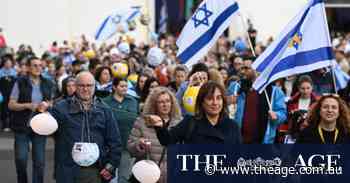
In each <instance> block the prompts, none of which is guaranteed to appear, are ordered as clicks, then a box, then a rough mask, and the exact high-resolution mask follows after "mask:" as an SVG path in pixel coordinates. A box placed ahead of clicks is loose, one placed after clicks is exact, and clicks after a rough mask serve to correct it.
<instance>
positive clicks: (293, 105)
mask: <svg viewBox="0 0 350 183" xmlns="http://www.w3.org/2000/svg"><path fill="white" fill-rule="evenodd" d="M299 99H300V93H299V92H297V93H296V94H295V95H294V96H293V97H292V98H291V99H290V100H289V101H288V102H287V110H288V129H290V128H291V127H292V123H293V121H292V118H291V115H292V114H293V113H294V112H296V111H298V110H299V108H298V107H299ZM318 99H319V97H318V96H317V95H316V94H315V93H314V92H312V93H311V102H310V105H309V110H310V109H311V108H312V107H313V106H314V105H315V103H316V102H317V100H318Z"/></svg>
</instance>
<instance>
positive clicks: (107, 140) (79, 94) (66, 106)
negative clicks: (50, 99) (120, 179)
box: [49, 72, 122, 183]
mask: <svg viewBox="0 0 350 183" xmlns="http://www.w3.org/2000/svg"><path fill="white" fill-rule="evenodd" d="M76 85H77V90H76V95H75V96H73V97H72V98H67V99H64V100H61V101H59V102H58V103H57V104H55V106H54V107H53V108H52V109H50V110H49V112H50V113H51V114H52V115H53V117H54V118H55V119H56V120H57V122H58V126H59V128H58V131H57V136H56V146H55V148H57V149H56V151H55V152H56V155H55V156H56V157H55V161H56V162H55V166H56V167H55V171H56V172H55V175H56V182H57V183H76V182H79V183H88V182H94V183H100V182H103V181H109V180H110V179H111V178H112V177H113V175H114V172H115V169H116V168H117V167H118V166H119V162H120V156H121V149H122V148H121V140H120V135H119V130H118V126H117V123H115V119H114V117H113V114H112V111H111V109H109V108H107V107H106V106H105V105H104V104H103V103H102V102H101V101H99V100H98V99H95V98H94V89H95V80H94V77H93V76H92V74H90V73H89V72H81V73H79V74H78V75H77V77H76ZM77 142H89V143H96V144H97V145H98V149H99V152H100V153H99V158H98V159H97V161H96V162H95V163H93V164H92V165H90V166H83V165H79V164H78V163H77V162H76V161H74V160H73V157H72V154H71V153H72V149H73V146H74V144H75V143H77Z"/></svg>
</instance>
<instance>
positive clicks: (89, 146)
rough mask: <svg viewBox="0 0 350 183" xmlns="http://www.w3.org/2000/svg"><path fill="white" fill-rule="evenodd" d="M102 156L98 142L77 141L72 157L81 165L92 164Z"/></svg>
mask: <svg viewBox="0 0 350 183" xmlns="http://www.w3.org/2000/svg"><path fill="white" fill-rule="evenodd" d="M99 157H100V150H99V148H98V145H97V144H96V143H89V142H76V143H74V146H73V149H72V158H73V160H74V162H75V163H77V164H78V165H79V166H85V167H87V166H90V165H92V164H94V163H95V162H96V161H97V160H98V158H99Z"/></svg>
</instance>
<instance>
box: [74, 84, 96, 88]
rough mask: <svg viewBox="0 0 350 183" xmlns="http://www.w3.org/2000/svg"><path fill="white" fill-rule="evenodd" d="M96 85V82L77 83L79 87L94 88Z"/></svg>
mask: <svg viewBox="0 0 350 183" xmlns="http://www.w3.org/2000/svg"><path fill="white" fill-rule="evenodd" d="M94 86H95V85H94V84H77V87H78V88H92V87H94Z"/></svg>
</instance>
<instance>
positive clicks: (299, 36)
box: [289, 32, 303, 50]
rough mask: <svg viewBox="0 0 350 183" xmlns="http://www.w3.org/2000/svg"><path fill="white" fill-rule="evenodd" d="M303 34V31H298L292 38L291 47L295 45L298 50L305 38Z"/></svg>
mask: <svg viewBox="0 0 350 183" xmlns="http://www.w3.org/2000/svg"><path fill="white" fill-rule="evenodd" d="M302 36H303V35H302V34H301V32H298V33H296V34H295V35H294V36H293V38H292V40H290V43H289V47H294V48H295V49H296V50H297V49H298V48H299V46H300V44H301V42H302V40H303V37H302Z"/></svg>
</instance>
